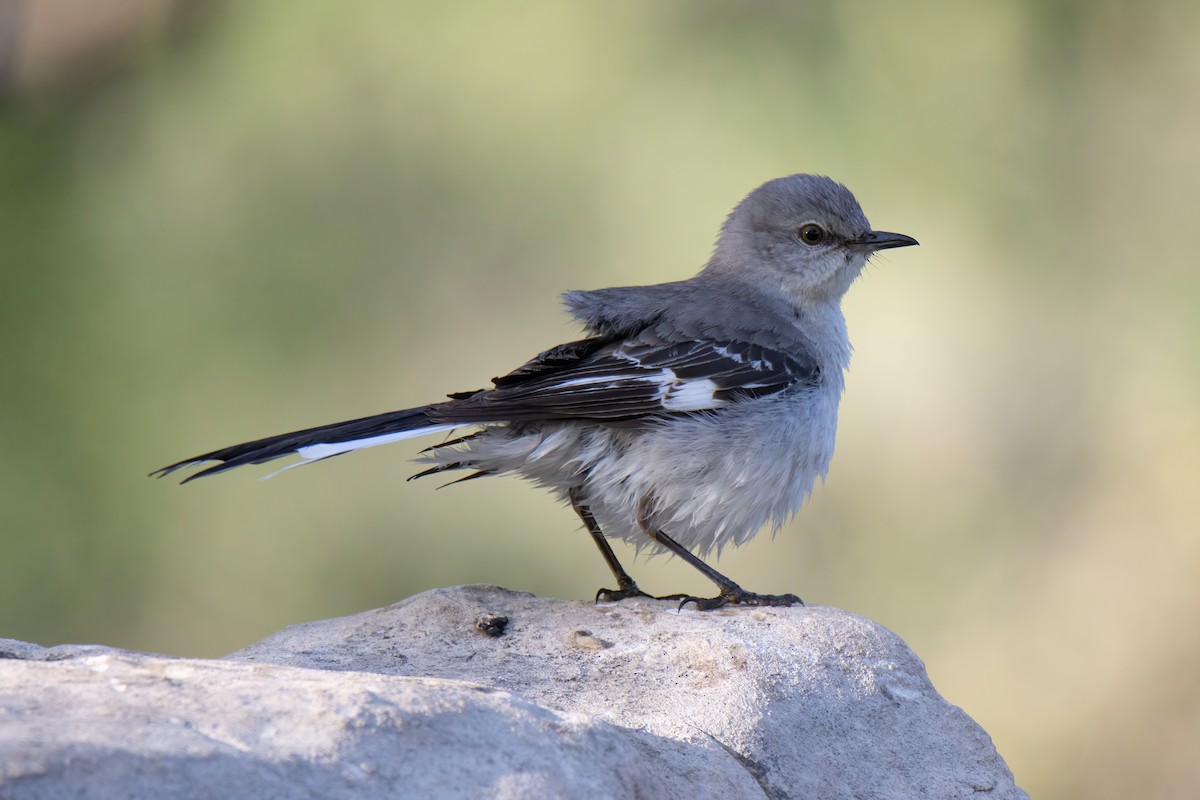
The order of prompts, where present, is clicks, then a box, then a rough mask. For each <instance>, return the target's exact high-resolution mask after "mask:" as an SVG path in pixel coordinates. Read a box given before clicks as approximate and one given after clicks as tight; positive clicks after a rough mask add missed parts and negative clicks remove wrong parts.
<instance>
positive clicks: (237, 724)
mask: <svg viewBox="0 0 1200 800" xmlns="http://www.w3.org/2000/svg"><path fill="white" fill-rule="evenodd" d="M674 608H675V606H674V604H673V603H669V602H661V601H653V600H632V601H623V602H621V603H617V604H606V605H593V604H591V603H586V602H564V601H559V600H550V599H544V598H538V597H533V596H532V595H527V594H519V593H515V592H509V591H506V590H503V589H499V588H496V587H490V586H466V587H459V588H454V589H440V590H435V591H431V592H426V593H424V594H421V595H417V596H415V597H412V598H409V599H408V600H405V601H403V602H401V603H397V604H396V605H393V606H390V607H388V608H384V609H379V610H376V611H370V612H366V613H364V614H359V615H356V616H353V617H345V618H342V619H334V620H327V621H323V622H314V623H308V624H305V625H298V626H295V627H292V628H287V629H285V630H283V631H281V632H279V633H277V634H275V635H273V636H271V637H268V638H267V639H265V640H263V641H262V642H259V643H257V644H255V645H252V646H251V647H248V648H246V649H244V650H240V651H238V652H236V653H233V654H231V655H229V656H227V657H225V658H224V659H221V660H215V661H204V660H194V659H172V658H167V657H163V656H154V655H147V654H139V653H131V652H128V651H118V650H111V649H107V648H98V647H77V646H68V647H66V648H48V649H43V648H38V647H36V646H34V645H26V644H23V643H17V642H4V641H0V797H4V798H9V797H13V798H41V797H47V798H50V797H96V798H104V797H122V798H125V797H129V798H142V797H146V798H149V797H155V798H157V797H162V796H186V797H214V798H217V797H221V798H225V797H259V796H261V797H292V796H303V797H322V798H325V797H329V798H338V797H355V798H358V797H364V798H365V797H422V798H424V797H438V798H443V797H445V798H460V797H462V798H468V797H470V798H476V797H478V798H492V797H496V798H535V797H536V798H551V797H564V798H574V797H579V798H596V797H606V798H607V797H614V798H616V797H638V798H687V800H698V799H699V798H722V799H723V800H731V799H732V798H742V797H747V798H761V797H768V798H789V797H820V798H841V797H846V798H851V797H853V798H910V797H930V798H958V797H964V798H965V797H978V796H979V794H980V793H986V794H987V796H988V797H990V798H1024V797H1026V795H1025V793H1024V792H1022V791H1021V790H1020V789H1018V788H1017V787H1016V786H1015V784H1014V783H1013V777H1012V774H1011V773H1010V772H1009V770H1008V768H1007V767H1006V766H1005V764H1004V761H1003V760H1002V759H1001V758H1000V756H999V755H998V754H997V753H996V751H995V748H994V747H993V745H992V742H991V739H990V738H989V737H988V735H987V734H986V733H985V732H984V731H983V730H982V729H981V728H979V726H978V725H976V724H975V723H974V722H973V721H972V720H971V719H970V718H969V717H968V716H967V715H966V714H964V713H963V712H962V711H961V710H959V709H957V708H955V707H954V706H951V705H949V704H948V703H946V701H945V700H943V699H942V698H941V696H940V695H938V694H937V692H936V691H935V690H934V689H933V687H932V685H931V684H930V682H929V679H928V677H927V676H926V674H925V670H924V666H923V665H922V663H921V661H920V660H919V659H918V658H917V657H916V656H915V655H914V654H913V653H912V652H911V651H910V650H909V649H908V648H907V647H906V646H905V645H904V643H903V642H902V641H901V640H900V639H899V638H897V637H896V636H895V635H893V634H892V633H890V632H889V631H887V630H885V629H884V628H882V627H880V626H878V625H875V624H874V623H871V622H869V621H867V620H865V619H862V618H861V617H856V616H854V615H853V614H849V613H847V612H844V611H839V610H837V609H832V608H819V607H805V608H799V607H797V608H778V609H775V608H771V609H755V608H734V609H723V610H720V611H716V612H709V613H701V612H697V611H688V610H684V611H682V612H676V611H675V610H674ZM5 657H7V658H5Z"/></svg>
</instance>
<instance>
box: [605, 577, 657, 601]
mask: <svg viewBox="0 0 1200 800" xmlns="http://www.w3.org/2000/svg"><path fill="white" fill-rule="evenodd" d="M630 597H648V598H650V599H651V600H656V599H658V598H656V597H654V595H649V594H646V593H645V592H643V591H642V590H641V589H639V588H638V585H637V584H636V583H634V582H633V581H630V582H629V583H628V584H625V583H624V582H622V583H621V588H619V589H599V590H597V592H596V600H595V602H597V603H615V602H617V601H618V600H628V599H629V598H630Z"/></svg>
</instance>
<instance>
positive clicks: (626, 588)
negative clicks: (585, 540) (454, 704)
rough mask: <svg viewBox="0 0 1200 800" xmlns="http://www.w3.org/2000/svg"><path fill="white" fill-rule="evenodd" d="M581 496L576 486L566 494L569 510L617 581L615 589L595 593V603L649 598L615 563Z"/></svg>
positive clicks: (614, 554)
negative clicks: (573, 511) (581, 524)
mask: <svg viewBox="0 0 1200 800" xmlns="http://www.w3.org/2000/svg"><path fill="white" fill-rule="evenodd" d="M582 494H583V490H582V488H581V487H578V486H577V487H575V488H574V489H571V490H569V491H568V492H567V497H568V498H569V499H570V500H571V508H573V509H575V513H576V514H578V515H579V518H580V519H581V520H583V526H584V527H585V528H587V530H588V533H590V534H591V535H592V541H594V542H595V543H596V547H598V548H600V555H602V556H604V561H605V562H606V563H607V564H608V568H609V569H610V570H612V574H613V575H614V576H615V577H616V579H617V588H616V589H600V590H599V591H597V592H596V602H597V603H598V602H600V601H601V600H604V601H612V600H624V599H625V598H627V597H649V596H650V595H648V594H646V593H645V592H643V591H642V590H641V589H639V588H638V585H637V583H635V582H634V580H633V578H631V577H629V573H628V572H626V571H625V568H624V567H622V566H621V562H620V561H617V554H616V553H614V552H613V549H612V546H611V545H609V543H608V539H606V538H604V531H602V530H600V524H599V523H598V522H596V518H595V517H593V516H592V510H591V509H590V508H588V507H587V506H586V505H584V504H583V503H582V502H581V500H580V498H581V497H582Z"/></svg>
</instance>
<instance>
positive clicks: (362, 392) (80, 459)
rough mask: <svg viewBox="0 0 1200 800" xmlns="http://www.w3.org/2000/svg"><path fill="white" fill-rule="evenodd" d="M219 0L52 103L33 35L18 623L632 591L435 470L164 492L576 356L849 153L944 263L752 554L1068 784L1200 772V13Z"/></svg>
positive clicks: (5, 149)
mask: <svg viewBox="0 0 1200 800" xmlns="http://www.w3.org/2000/svg"><path fill="white" fill-rule="evenodd" d="M58 5H60V6H61V5H63V4H61V3H59V4H58ZM126 5H129V4H128V3H127V4H126ZM187 5H188V7H189V10H188V13H186V14H183V15H181V16H179V17H178V18H176V17H174V16H171V15H168V16H169V17H170V20H172V21H170V22H164V21H163V20H164V19H167V17H164V16H163V15H162V13H161V10H162V9H161V6H162V3H157V4H156V3H151V2H143V3H142V4H141V6H139V7H145V8H153V9H157V10H156V11H155V13H156V14H158V16H155V17H154V19H155V20H156V22H155V24H154V25H151V26H148V27H145V26H144V27H141V28H137V31H138V32H137V35H132V36H129V37H126V38H125V39H123V40H121V41H123V42H124V44H123V45H122V46H121V49H120V52H119V57H113V55H112V52H113V51H112V50H111V49H110V50H109V51H108V55H107V57H106V58H105V59H101V60H97V59H91V60H87V59H83V60H80V59H75V60H73V61H71V62H70V66H71V69H63V70H59V71H54V70H50V69H42V70H40V71H38V72H36V75H35V77H36V76H47V75H48V76H50V77H45V78H44V79H38V80H33V79H30V80H22V76H27V75H30V74H34V73H33V72H28V71H26V72H22V69H23V67H22V64H23V63H24V62H22V61H21V59H20V58H18V57H16V56H14V53H16V54H17V55H18V56H19V55H20V50H19V48H20V46H21V42H22V40H21V37H20V36H19V35H17V34H19V32H20V30H19V29H18V28H16V27H12V26H17V25H19V23H20V22H21V19H22V18H21V15H20V14H13V13H11V12H12V10H13V6H12V5H11V3H10V4H8V6H7V8H6V9H3V10H4V11H5V13H3V14H0V25H8V26H10V28H9V30H6V31H3V33H4V35H3V36H0V48H5V47H7V48H8V50H7V51H6V52H5V53H4V54H3V57H0V81H2V82H3V85H2V86H0V89H2V90H3V92H4V96H3V98H2V101H3V106H2V108H0V259H2V263H3V269H4V281H3V291H2V292H0V333H2V336H0V347H2V348H3V350H2V356H3V362H2V363H3V365H4V379H3V381H2V382H0V402H2V403H3V406H2V413H0V526H2V527H0V548H2V549H0V635H2V636H7V637H13V638H21V639H27V640H32V641H36V642H40V643H43V644H54V643H58V642H64V641H85V642H87V641H95V642H103V643H107V644H112V645H120V646H126V647H136V648H141V649H149V650H160V651H166V652H171V653H176V654H180V655H215V654H219V653H222V652H226V651H229V650H232V649H235V648H237V647H240V646H242V645H244V644H247V643H249V642H251V641H253V640H254V639H256V638H258V637H261V636H263V635H265V634H267V633H269V632H271V631H273V630H275V629H277V628H279V627H281V626H283V625H285V624H289V623H294V622H300V621H303V620H307V619H315V618H320V617H327V616H332V615H336V614H344V613H352V612H355V611H359V610H363V609H367V608H371V607H374V606H378V605H382V604H386V603H389V602H394V601H396V600H399V599H401V598H403V597H406V596H408V595H410V594H412V593H414V592H418V591H421V590H424V589H428V588H431V587H435V586H443V585H452V584H459V583H469V582H489V583H498V584H503V585H505V586H509V587H512V588H516V589H522V590H528V591H533V592H538V593H541V594H549V595H556V596H561V597H571V598H583V597H590V596H591V594H592V592H593V591H594V590H595V589H596V588H597V587H598V586H600V585H604V584H605V583H606V581H609V576H608V575H607V574H606V571H605V569H604V565H603V563H602V561H601V560H600V559H599V558H598V557H597V556H596V553H595V552H594V548H593V547H592V545H591V543H590V542H589V541H588V539H587V537H586V536H585V535H583V534H582V533H581V532H579V530H578V528H579V525H578V523H577V521H576V520H575V518H574V517H573V515H572V514H571V513H570V512H569V511H568V510H565V509H562V508H559V507H556V506H555V505H554V504H553V503H551V502H549V501H548V500H547V499H546V498H545V497H544V496H542V495H541V493H540V492H538V491H536V490H533V489H531V488H529V487H527V486H525V485H524V484H522V483H520V482H518V481H515V480H512V479H506V480H495V481H480V482H477V483H473V484H471V485H469V486H466V487H456V488H454V489H450V490H447V491H446V492H434V491H431V489H432V487H431V486H430V485H429V484H428V482H422V483H421V484H416V485H404V484H403V478H404V477H405V476H407V475H408V474H409V473H410V472H411V468H410V466H409V465H407V464H406V463H405V461H404V459H405V458H406V457H408V456H411V455H412V454H413V452H414V451H415V450H416V449H417V448H418V447H419V446H420V445H419V444H412V445H409V444H401V445H395V446H393V447H389V448H382V449H379V450H374V451H368V452H364V453H361V454H358V455H356V456H354V457H352V458H346V459H337V460H335V461H332V462H329V463H324V464H320V465H316V466H312V467H308V468H305V469H303V470H297V471H294V472H289V473H287V474H286V475H284V476H280V477H279V478H276V479H273V480H271V481H268V482H266V483H260V482H258V481H256V480H255V477H256V475H255V474H253V471H250V470H247V471H244V472H238V473H233V474H230V475H227V476H222V477H220V478H217V479H213V480H206V481H202V482H200V483H197V484H192V485H189V486H188V487H187V488H185V489H179V488H177V487H175V486H174V485H172V484H171V483H168V482H158V481H151V480H147V479H146V478H145V474H146V473H147V472H149V471H150V470H151V469H153V468H155V467H158V466H160V465H162V464H164V463H167V462H169V461H173V460H175V459H177V458H180V457H184V456H187V455H190V454H192V453H195V452H199V451H202V450H206V449H210V448H212V447H217V446H221V445H224V444H229V443H232V442H235V441H241V440H244V439H248V438H254V437H257V436H260V435H266V434H270V433H277V432H280V431H283V430H289V429H293V428H298V427H305V426H308V425H313V424H318V423H322V422H328V421H332V420H336V419H342V418H350V417H355V416H360V415H364V414H368V413H373V412H378V411H384V410H389V409H392V408H398V407H403V406H406V405H416V404H419V403H422V402H427V401H429V400H431V399H434V398H436V397H438V396H439V395H440V394H441V393H443V392H445V391H452V390H461V389H468V388H475V387H477V386H479V385H481V384H482V383H483V382H484V381H485V380H486V378H488V377H489V376H491V375H494V374H498V373H500V372H502V371H504V370H506V369H508V368H511V367H513V366H515V365H516V364H517V363H519V362H521V361H522V360H524V359H525V358H526V357H527V356H529V355H531V354H532V353H534V352H536V351H538V350H540V349H542V348H543V347H545V346H547V345H549V344H553V343H555V342H557V341H561V340H564V339H565V338H568V337H571V336H573V335H574V330H573V329H572V328H571V327H570V326H569V325H568V324H567V322H566V320H565V318H564V316H563V315H562V314H560V313H559V312H558V311H557V310H556V302H557V301H556V297H557V295H558V293H559V292H561V291H563V290H566V289H570V288H592V287H598V286H601V285H609V284H621V283H649V282H657V281H661V280H670V279H676V278H681V277H685V276H687V275H690V274H692V273H693V272H694V271H695V270H696V269H697V268H698V267H699V266H700V265H701V264H702V263H703V262H704V260H705V259H706V257H707V255H708V251H709V247H710V246H711V242H712V240H713V237H714V235H715V233H716V228H717V226H718V224H719V223H720V221H721V220H722V218H723V215H724V214H725V213H727V212H728V210H729V208H731V207H732V206H733V204H734V203H735V202H736V201H737V200H738V199H740V198H741V197H742V196H743V195H744V194H745V193H746V192H748V191H749V190H750V189H752V188H753V187H754V186H755V185H757V184H758V183H759V182H761V181H763V180H766V179H769V178H772V177H775V176H778V175H782V174H787V173H791V172H797V171H811V172H820V173H826V174H829V175H832V176H835V177H836V178H838V179H839V180H842V181H843V182H845V183H846V184H848V185H849V186H850V187H851V188H852V189H853V190H854V191H855V193H856V194H857V195H858V197H859V199H860V200H861V201H862V203H863V205H864V207H865V208H866V210H867V213H868V215H869V216H870V217H871V219H872V221H873V222H875V223H876V224H877V225H878V226H879V227H881V228H885V229H889V230H899V231H904V232H907V233H910V234H912V235H914V236H916V237H918V238H919V239H920V240H921V242H922V245H923V246H922V247H921V248H920V249H919V250H911V251H902V252H899V253H897V254H894V255H893V254H885V256H884V257H881V258H879V259H878V260H877V263H876V265H875V266H873V267H871V268H870V269H869V270H868V273H867V275H866V276H865V277H864V279H863V280H862V281H861V282H860V283H859V285H858V286H856V287H855V288H854V289H853V290H852V292H851V295H850V296H849V298H848V300H847V304H846V305H847V316H848V319H849V323H850V327H851V334H852V337H853V338H854V340H855V343H856V345H857V347H858V354H857V356H856V360H855V363H854V367H853V370H852V372H851V374H850V376H849V389H848V392H847V396H846V399H845V402H844V406H843V414H842V421H841V440H840V442H839V451H838V456H837V458H836V460H835V463H834V466H833V470H832V473H831V476H830V482H829V485H828V486H827V487H825V488H823V489H820V490H818V492H817V493H816V495H815V497H814V498H813V500H812V502H811V503H810V505H809V506H808V508H806V509H805V511H803V512H802V513H801V514H800V516H799V517H798V518H797V520H796V522H795V523H794V524H793V525H791V526H790V527H789V528H788V529H786V530H785V531H784V532H783V533H781V534H780V535H779V536H778V537H777V538H776V539H775V540H774V541H770V537H768V536H762V537H759V539H758V540H756V541H755V542H753V543H751V544H750V545H748V546H747V547H745V548H742V549H741V550H739V551H736V552H728V553H726V554H725V556H724V557H723V558H722V560H721V567H722V569H723V570H724V571H726V572H727V573H728V574H730V575H731V576H733V577H735V578H736V579H738V580H740V581H742V582H743V583H744V584H746V585H748V586H750V587H752V588H755V589H758V590H760V591H798V592H800V593H801V594H802V595H803V596H805V597H807V598H809V599H810V600H812V601H814V602H819V603H823V604H831V605H838V606H842V607H845V608H849V609H852V610H854V611H857V612H859V613H862V614H864V615H866V616H869V617H872V618H874V619H877V620H879V621H881V622H883V623H884V624H886V625H888V626H889V627H891V628H892V629H893V630H895V631H896V632H897V633H899V634H900V635H902V636H903V637H904V638H905V639H906V640H907V641H908V642H909V643H910V644H911V645H912V646H913V647H914V648H915V649H916V651H917V652H918V653H920V654H921V656H922V657H923V658H924V659H925V660H926V663H927V664H928V667H929V671H930V674H931V676H932V677H933V680H934V682H935V684H936V685H937V686H938V687H939V689H940V690H941V691H942V692H943V693H944V694H945V695H946V697H948V698H949V699H950V700H951V701H952V702H954V703H957V704H959V705H961V706H962V707H963V708H964V709H966V711H967V712H968V713H970V714H971V715H972V716H973V717H974V718H975V719H977V720H978V721H979V722H980V723H981V724H982V725H983V726H984V727H985V728H986V729H987V730H988V731H989V732H991V734H992V735H993V736H994V738H995V740H996V744H997V746H998V748H999V750H1000V752H1001V753H1002V754H1003V755H1004V756H1005V757H1006V758H1007V760H1008V762H1009V764H1010V765H1011V766H1012V768H1013V770H1014V772H1015V774H1016V777H1017V780H1018V783H1020V784H1021V785H1022V786H1024V787H1025V788H1026V789H1028V790H1029V791H1030V792H1031V794H1033V795H1034V796H1046V797H1085V796H1086V797H1093V798H1095V797H1113V798H1116V797H1128V796H1143V795H1146V796H1151V795H1152V796H1160V797H1168V796H1172V797H1185V796H1190V794H1191V792H1193V791H1194V786H1195V784H1196V782H1197V781H1198V780H1200V691H1198V690H1197V688H1196V685H1195V680H1194V675H1195V667H1194V664H1195V663H1196V659H1197V658H1198V657H1200V629H1198V627H1197V625H1196V623H1195V620H1196V619H1197V617H1198V616H1200V589H1198V583H1197V565H1198V564H1200V536H1198V531H1200V526H1198V525H1197V520H1198V519H1200V491H1198V490H1197V489H1196V484H1197V482H1198V479H1200V412H1198V409H1200V370H1198V369H1197V364H1198V362H1200V353H1198V349H1200V348H1198V342H1200V313H1198V311H1197V306H1198V303H1197V301H1198V299H1200V297H1198V294H1200V292H1198V288H1200V278H1198V277H1197V271H1196V257H1195V255H1194V254H1193V252H1192V248H1191V241H1190V239H1189V238H1188V236H1189V235H1190V234H1189V233H1188V231H1189V230H1190V229H1191V226H1193V225H1194V224H1195V216H1196V211H1197V201H1196V188H1197V186H1198V185H1200V148H1197V146H1196V143H1197V141H1200V104H1197V103H1196V98H1197V97H1198V96H1200V50H1198V49H1197V48H1196V46H1195V42H1196V39H1197V36H1198V35H1200V5H1197V4H1195V3H1185V2H1164V1H1162V0H1158V1H1157V2H1156V1H1155V0H1151V2H1139V3H1133V2H1120V1H1117V0H1108V1H1106V2H1098V3H1083V2H1078V0H1068V1H1063V2H1030V1H1029V0H1026V2H1010V3H999V4H958V5H951V4H942V3H930V2H917V3H906V4H888V3H871V2H832V0H830V1H829V2H805V3H791V2H786V3H785V2H762V3H754V4H734V3H719V2H713V1H711V0H710V1H709V2H691V3H685V2H658V3H653V4H637V3H624V2H618V3H601V2H580V3H570V4H568V3H553V2H533V3H521V4H494V3H481V2H469V3H453V4H413V3H382V2H374V3H356V4H337V3H322V2H317V1H316V0H293V2H287V3H284V2H257V3H230V4H225V5H205V6H203V7H201V6H199V5H197V4H187ZM26 7H27V8H28V4H27V5H26ZM134 18H136V15H134V16H133V17H131V19H134ZM50 21H51V22H53V19H51V20H50ZM42 22H45V21H44V20H43V21H42ZM39 24H42V23H39ZM14 48H16V49H15V50H14ZM625 557H626V559H629V558H631V557H632V556H631V554H629V553H626V554H625ZM633 571H634V573H635V574H636V575H637V576H638V577H639V578H640V580H641V582H642V585H643V586H645V587H647V588H648V589H650V590H652V591H708V590H709V588H710V587H708V586H706V585H705V583H704V581H703V580H702V579H700V578H698V577H697V576H694V575H693V574H691V573H690V571H689V570H688V569H687V568H686V567H684V566H682V565H680V564H678V563H676V562H673V561H669V560H665V559H661V558H658V559H651V560H649V561H644V560H643V561H639V562H638V563H636V564H633Z"/></svg>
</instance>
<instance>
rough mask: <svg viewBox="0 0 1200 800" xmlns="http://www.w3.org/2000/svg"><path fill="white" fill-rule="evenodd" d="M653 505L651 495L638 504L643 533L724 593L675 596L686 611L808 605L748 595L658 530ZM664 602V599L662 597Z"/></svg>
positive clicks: (786, 597)
mask: <svg viewBox="0 0 1200 800" xmlns="http://www.w3.org/2000/svg"><path fill="white" fill-rule="evenodd" d="M652 504H653V499H652V497H650V496H649V495H648V496H646V497H643V498H642V500H641V502H640V503H638V513H637V520H638V525H639V526H640V527H641V529H642V532H643V533H645V534H646V535H647V536H649V537H650V538H651V539H652V540H653V541H655V542H657V543H658V544H660V545H662V546H663V547H665V548H667V549H668V550H670V551H671V552H672V553H674V554H675V555H677V556H679V557H680V558H682V559H683V560H684V561H686V562H687V563H689V564H691V565H692V566H693V567H695V568H696V569H698V570H700V572H701V573H702V574H703V575H704V577H706V578H708V579H709V580H710V581H712V582H713V583H715V584H716V585H717V587H718V588H719V589H720V590H721V591H720V593H719V594H718V595H717V596H716V597H692V596H691V595H673V597H678V598H680V599H681V602H680V603H679V607H680V608H681V609H682V608H683V607H684V606H686V605H687V604H688V603H695V604H696V608H697V609H699V610H700V611H712V610H713V609H714V608H720V607H721V606H725V605H746V606H792V605H800V606H802V605H804V601H803V600H801V599H800V598H799V597H797V596H796V595H794V594H755V593H754V592H747V591H746V590H745V589H743V588H742V587H740V586H738V585H737V584H736V583H734V582H733V581H731V580H729V578H726V577H725V576H724V575H722V574H721V573H719V572H717V571H716V570H715V569H713V568H712V567H710V566H709V565H708V564H705V563H704V562H703V561H701V560H700V559H699V558H697V557H696V556H695V555H694V554H693V553H692V552H691V551H690V550H688V549H687V548H686V547H684V546H683V545H681V544H680V543H679V542H677V541H675V540H674V539H672V538H671V537H670V536H667V534H666V533H664V532H663V531H661V530H659V529H658V528H656V527H655V526H654V525H653V524H651V522H650V510H651V506H652ZM660 599H661V598H660Z"/></svg>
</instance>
